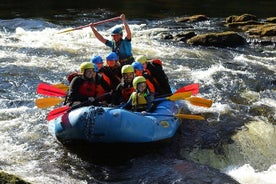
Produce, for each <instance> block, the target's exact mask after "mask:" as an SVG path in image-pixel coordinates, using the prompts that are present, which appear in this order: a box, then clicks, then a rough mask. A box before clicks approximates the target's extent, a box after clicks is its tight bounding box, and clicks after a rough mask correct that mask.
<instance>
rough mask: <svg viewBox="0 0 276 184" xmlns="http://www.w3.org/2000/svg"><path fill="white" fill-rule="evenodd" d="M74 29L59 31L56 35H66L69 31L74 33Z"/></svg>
mask: <svg viewBox="0 0 276 184" xmlns="http://www.w3.org/2000/svg"><path fill="white" fill-rule="evenodd" d="M75 30H76V29H75V28H72V29H66V30H64V31H60V32H58V33H57V34H61V33H67V32H71V31H75Z"/></svg>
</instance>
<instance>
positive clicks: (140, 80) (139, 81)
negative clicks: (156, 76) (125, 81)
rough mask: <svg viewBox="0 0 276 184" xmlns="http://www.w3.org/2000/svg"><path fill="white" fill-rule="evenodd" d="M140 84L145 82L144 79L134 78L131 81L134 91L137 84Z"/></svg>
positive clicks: (140, 77)
mask: <svg viewBox="0 0 276 184" xmlns="http://www.w3.org/2000/svg"><path fill="white" fill-rule="evenodd" d="M141 82H146V79H145V77H143V76H138V77H135V78H134V79H133V81H132V84H133V87H134V89H136V88H137V85H138V84H139V83H141Z"/></svg>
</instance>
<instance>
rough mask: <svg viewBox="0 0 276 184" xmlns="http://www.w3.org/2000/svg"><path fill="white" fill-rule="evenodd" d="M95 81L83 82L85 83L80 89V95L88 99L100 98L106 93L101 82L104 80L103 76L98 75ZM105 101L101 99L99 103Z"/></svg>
mask: <svg viewBox="0 0 276 184" xmlns="http://www.w3.org/2000/svg"><path fill="white" fill-rule="evenodd" d="M95 80H96V81H92V80H83V83H82V84H81V85H80V87H79V91H78V92H79V94H80V95H82V96H87V97H99V96H102V95H103V94H104V93H106V92H107V91H106V90H105V89H104V86H103V85H102V81H101V80H103V78H102V76H101V75H99V74H97V75H96V79H95ZM103 99H104V98H100V99H98V101H102V100H103Z"/></svg>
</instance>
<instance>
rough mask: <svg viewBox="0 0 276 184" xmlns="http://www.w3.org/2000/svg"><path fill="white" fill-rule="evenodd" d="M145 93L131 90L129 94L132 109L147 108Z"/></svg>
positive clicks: (140, 109)
mask: <svg viewBox="0 0 276 184" xmlns="http://www.w3.org/2000/svg"><path fill="white" fill-rule="evenodd" d="M145 96H146V94H145V93H137V92H133V93H132V95H131V99H132V104H131V105H132V110H134V111H143V110H145V109H146V108H147V99H146V97H145Z"/></svg>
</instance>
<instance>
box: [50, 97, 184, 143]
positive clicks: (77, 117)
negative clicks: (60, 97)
mask: <svg viewBox="0 0 276 184" xmlns="http://www.w3.org/2000/svg"><path fill="white" fill-rule="evenodd" d="M182 106H183V101H181V100H179V101H170V100H164V101H161V102H160V103H159V104H158V106H157V107H156V109H155V111H154V112H153V113H147V114H146V115H142V114H141V113H139V112H132V111H128V110H125V109H120V108H111V107H96V106H85V107H80V108H77V109H74V110H72V111H70V112H68V113H66V114H63V115H61V116H59V117H58V118H56V119H53V120H51V121H50V122H49V131H50V133H52V134H53V135H54V136H55V137H56V138H57V139H58V140H59V141H60V142H62V143H64V142H70V141H87V142H91V143H148V142H156V141H161V140H165V139H169V138H171V137H173V136H174V135H175V132H176V131H177V129H178V127H179V124H180V122H179V121H180V120H179V119H178V118H176V117H175V116H174V114H177V113H178V112H179V111H180V110H181V107H182Z"/></svg>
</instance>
